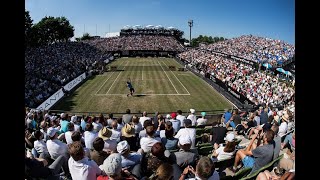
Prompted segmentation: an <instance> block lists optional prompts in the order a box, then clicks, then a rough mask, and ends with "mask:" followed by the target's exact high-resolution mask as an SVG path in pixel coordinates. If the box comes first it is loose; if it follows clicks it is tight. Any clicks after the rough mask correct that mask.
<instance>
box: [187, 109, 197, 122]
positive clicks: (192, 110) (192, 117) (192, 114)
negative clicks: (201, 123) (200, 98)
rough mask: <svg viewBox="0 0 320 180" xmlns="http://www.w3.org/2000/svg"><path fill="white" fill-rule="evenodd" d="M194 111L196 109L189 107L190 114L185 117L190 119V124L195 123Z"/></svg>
mask: <svg viewBox="0 0 320 180" xmlns="http://www.w3.org/2000/svg"><path fill="white" fill-rule="evenodd" d="M195 112H196V110H194V109H190V114H189V115H188V117H187V119H190V120H191V122H192V126H196V125H197V116H196V115H194V113H195Z"/></svg>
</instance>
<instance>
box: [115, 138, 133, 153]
mask: <svg viewBox="0 0 320 180" xmlns="http://www.w3.org/2000/svg"><path fill="white" fill-rule="evenodd" d="M129 148H130V146H129V144H128V142H127V141H120V142H119V143H118V145H117V151H118V153H120V154H122V153H124V152H125V151H126V150H128V149H129Z"/></svg>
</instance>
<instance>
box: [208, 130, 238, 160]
mask: <svg viewBox="0 0 320 180" xmlns="http://www.w3.org/2000/svg"><path fill="white" fill-rule="evenodd" d="M234 140H235V139H234V134H233V133H230V134H228V135H227V137H226V142H227V144H226V146H220V147H219V148H218V149H216V150H214V151H213V153H212V160H213V161H222V160H226V159H230V158H232V157H233V156H234V154H235V152H236V142H235V141H234Z"/></svg>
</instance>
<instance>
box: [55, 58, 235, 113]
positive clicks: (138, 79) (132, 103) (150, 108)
mask: <svg viewBox="0 0 320 180" xmlns="http://www.w3.org/2000/svg"><path fill="white" fill-rule="evenodd" d="M108 66H117V69H118V70H117V71H110V72H105V73H104V74H103V75H96V76H92V77H90V78H88V80H87V81H86V82H85V83H83V84H82V85H81V86H80V87H79V88H78V89H77V90H75V91H74V93H73V94H72V95H71V96H69V97H67V98H65V99H63V100H62V101H60V102H59V103H58V104H57V105H55V106H54V107H53V108H52V109H54V110H64V111H72V112H103V113H109V112H112V113H122V112H125V110H126V109H127V108H129V109H131V112H132V113H135V112H138V111H141V112H142V111H147V112H150V113H151V112H152V113H153V112H155V111H159V112H172V111H176V110H178V109H181V110H182V111H183V112H187V111H189V109H190V108H194V109H195V110H196V111H198V112H199V111H200V110H204V111H212V110H221V109H224V108H231V107H232V104H231V103H229V102H228V101H227V100H226V99H225V98H224V97H223V96H222V95H220V94H219V93H218V92H217V91H216V90H214V89H213V88H212V87H211V86H210V85H208V84H207V83H206V82H205V81H204V80H202V79H201V78H199V77H197V76H196V75H194V74H193V73H191V72H189V71H170V70H169V68H168V66H176V67H182V66H181V65H180V64H179V63H178V62H176V61H175V60H174V59H172V58H120V59H117V60H114V61H113V62H112V63H111V64H108ZM128 78H130V79H131V81H132V85H133V87H134V89H135V94H134V96H133V97H131V96H129V97H127V94H128V93H129V89H128V88H127V86H126V81H127V79H128Z"/></svg>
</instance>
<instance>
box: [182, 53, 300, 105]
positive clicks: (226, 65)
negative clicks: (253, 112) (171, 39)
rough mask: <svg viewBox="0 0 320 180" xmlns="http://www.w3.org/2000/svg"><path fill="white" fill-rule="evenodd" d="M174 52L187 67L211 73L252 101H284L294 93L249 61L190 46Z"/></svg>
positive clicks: (271, 102) (283, 102)
mask: <svg viewBox="0 0 320 180" xmlns="http://www.w3.org/2000/svg"><path fill="white" fill-rule="evenodd" d="M178 56H179V57H180V58H181V59H184V60H186V61H187V62H188V64H189V66H190V67H195V68H197V69H199V70H200V71H201V73H202V74H205V73H209V74H211V75H212V76H214V77H215V78H217V79H219V80H221V81H222V82H224V83H226V84H227V85H228V86H230V87H232V88H233V89H235V90H236V91H238V92H239V93H241V94H242V95H244V96H245V97H247V98H248V99H249V100H250V101H251V102H253V103H255V104H256V105H258V104H262V103H270V104H272V105H274V106H278V105H284V104H286V103H288V102H289V101H290V100H291V99H292V97H293V96H294V93H295V91H294V89H293V88H292V87H290V86H289V85H287V84H286V83H284V82H281V81H279V80H278V77H277V76H272V75H268V74H266V73H265V72H263V71H257V70H255V68H253V67H252V66H251V65H247V64H244V63H240V62H237V61H234V60H230V59H229V58H227V57H223V56H220V55H216V54H213V53H211V52H210V51H206V50H196V49H192V50H189V51H185V52H183V53H181V54H179V55H178Z"/></svg>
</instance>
